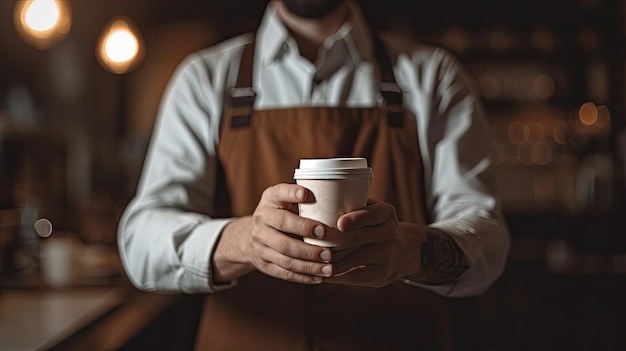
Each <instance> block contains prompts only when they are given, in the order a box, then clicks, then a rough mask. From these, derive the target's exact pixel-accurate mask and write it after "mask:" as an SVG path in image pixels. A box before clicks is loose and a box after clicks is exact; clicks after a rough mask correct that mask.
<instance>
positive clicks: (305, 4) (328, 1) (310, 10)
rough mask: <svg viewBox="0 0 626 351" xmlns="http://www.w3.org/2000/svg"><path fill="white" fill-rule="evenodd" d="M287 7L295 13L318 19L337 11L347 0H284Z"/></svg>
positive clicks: (299, 15)
mask: <svg viewBox="0 0 626 351" xmlns="http://www.w3.org/2000/svg"><path fill="white" fill-rule="evenodd" d="M283 2H284V3H285V8H287V10H288V11H289V12H291V13H293V14H294V15H296V16H298V17H303V18H310V19H317V18H322V17H325V16H327V15H328V14H330V13H332V12H333V11H335V10H336V9H337V8H338V7H339V5H341V4H342V3H344V2H345V0H283Z"/></svg>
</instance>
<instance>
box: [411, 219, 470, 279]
mask: <svg viewBox="0 0 626 351" xmlns="http://www.w3.org/2000/svg"><path fill="white" fill-rule="evenodd" d="M420 253H421V261H420V271H419V272H418V273H416V274H412V275H410V276H407V277H406V278H407V279H409V280H412V281H415V282H418V283H422V284H428V285H441V284H450V283H453V282H455V281H456V280H457V279H458V278H459V277H460V276H461V275H462V274H463V273H464V272H465V271H466V270H467V268H468V264H467V259H466V257H465V254H464V253H463V251H462V250H461V248H460V247H459V246H458V245H457V243H456V242H455V241H454V240H453V239H452V238H451V237H450V236H448V235H447V234H445V233H443V232H441V231H439V230H436V229H432V228H429V229H427V231H426V241H424V242H423V243H422V244H421V246H420Z"/></svg>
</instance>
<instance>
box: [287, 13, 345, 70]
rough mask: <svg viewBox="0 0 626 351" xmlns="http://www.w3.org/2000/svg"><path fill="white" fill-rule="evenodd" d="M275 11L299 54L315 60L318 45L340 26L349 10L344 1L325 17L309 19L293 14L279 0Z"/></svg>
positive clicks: (312, 60)
mask: <svg viewBox="0 0 626 351" xmlns="http://www.w3.org/2000/svg"><path fill="white" fill-rule="evenodd" d="M277 13H278V16H279V17H280V19H281V20H282V21H283V23H284V24H285V26H286V27H287V29H289V31H290V32H291V34H292V35H293V37H294V39H295V40H296V42H297V43H298V48H299V50H300V54H301V55H302V56H304V57H306V58H307V59H309V60H310V61H311V62H315V60H316V58H317V52H318V50H319V47H320V46H321V45H322V44H324V41H325V40H326V39H327V38H328V37H330V36H331V35H333V34H335V33H336V32H337V31H338V30H339V28H341V26H342V25H343V24H344V23H345V21H346V19H347V18H348V14H349V11H348V5H347V4H345V3H344V4H342V5H340V6H339V7H338V8H337V10H335V11H334V12H332V13H330V14H328V15H327V16H325V17H322V18H316V19H310V18H303V17H299V16H296V15H294V14H293V13H291V12H289V11H288V10H287V8H286V7H285V5H284V4H283V3H282V2H281V1H279V2H278V8H277Z"/></svg>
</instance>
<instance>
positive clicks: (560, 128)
mask: <svg viewBox="0 0 626 351" xmlns="http://www.w3.org/2000/svg"><path fill="white" fill-rule="evenodd" d="M552 137H553V138H554V141H555V142H556V143H557V144H560V145H565V144H567V143H569V142H570V140H571V139H572V132H571V130H570V127H569V125H568V124H567V123H566V122H564V121H559V122H558V123H557V124H556V125H555V126H554V128H553V129H552Z"/></svg>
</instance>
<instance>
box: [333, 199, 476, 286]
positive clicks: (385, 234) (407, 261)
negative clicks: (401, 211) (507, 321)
mask: <svg viewBox="0 0 626 351" xmlns="http://www.w3.org/2000/svg"><path fill="white" fill-rule="evenodd" d="M337 229H338V231H332V230H329V232H328V234H327V238H331V237H333V236H337V238H339V240H340V245H339V246H338V247H335V248H334V252H333V257H334V258H333V263H335V272H337V273H335V275H334V276H333V277H332V278H326V279H324V280H325V281H327V282H331V283H338V284H348V285H364V286H371V287H382V286H386V285H388V284H390V283H392V282H394V281H396V280H398V279H401V278H405V277H407V278H410V279H413V280H416V281H419V282H422V283H424V284H444V283H449V282H453V281H454V280H456V279H457V278H458V277H459V276H460V275H461V274H462V273H463V272H464V271H465V269H466V268H467V266H466V263H465V256H464V254H463V252H462V251H461V250H460V249H459V248H458V246H457V245H456V243H454V241H453V240H452V239H451V238H450V237H448V236H447V235H446V234H444V233H442V232H438V231H434V230H432V229H428V228H426V227H424V226H420V225H417V224H414V223H407V222H402V223H399V222H398V219H397V217H396V211H395V209H394V208H393V206H392V205H390V204H388V203H385V202H377V201H372V200H370V203H369V204H368V206H367V207H366V208H364V209H362V210H358V211H354V212H350V213H347V214H345V215H343V216H342V217H341V218H339V220H338V221H337ZM331 240H333V241H334V240H336V239H335V238H332V239H331Z"/></svg>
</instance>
